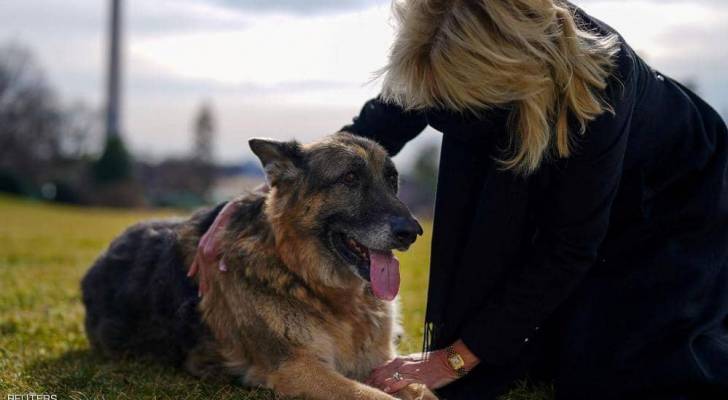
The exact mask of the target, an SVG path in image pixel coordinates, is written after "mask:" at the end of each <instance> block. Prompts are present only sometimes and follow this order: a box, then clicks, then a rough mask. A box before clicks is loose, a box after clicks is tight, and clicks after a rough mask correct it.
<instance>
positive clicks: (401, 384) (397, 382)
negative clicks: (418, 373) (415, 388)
mask: <svg viewBox="0 0 728 400" xmlns="http://www.w3.org/2000/svg"><path fill="white" fill-rule="evenodd" d="M417 382H418V381H417V380H415V379H412V378H405V377H404V376H403V377H401V378H400V379H394V378H388V379H387V380H386V381H385V382H384V387H383V388H382V390H383V391H385V392H387V393H396V392H399V391H400V390H402V389H404V388H406V387H407V386H409V385H410V384H412V383H417Z"/></svg>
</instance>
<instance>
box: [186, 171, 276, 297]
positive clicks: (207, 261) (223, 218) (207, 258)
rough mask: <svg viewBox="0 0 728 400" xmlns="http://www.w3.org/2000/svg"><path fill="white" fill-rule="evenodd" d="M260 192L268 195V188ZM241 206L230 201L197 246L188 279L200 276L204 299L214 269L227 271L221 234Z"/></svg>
mask: <svg viewBox="0 0 728 400" xmlns="http://www.w3.org/2000/svg"><path fill="white" fill-rule="evenodd" d="M255 190H256V191H258V192H262V193H267V192H268V190H269V189H268V186H267V185H262V186H260V187H258V188H256V189H255ZM238 207H239V204H238V202H237V201H235V200H232V201H229V202H228V203H227V204H225V206H224V207H223V208H222V210H220V212H219V213H218V214H217V217H215V221H214V222H213V223H212V225H210V228H208V229H207V232H205V234H204V235H202V238H200V242H199V243H198V244H197V252H196V253H195V258H194V260H192V265H191V266H190V269H189V270H188V271H187V277H189V278H192V277H194V276H195V275H196V274H198V273H199V274H200V276H199V277H198V282H199V289H198V292H197V294H198V295H199V296H200V297H202V295H204V294H205V293H206V292H207V289H208V287H209V274H210V271H212V269H213V268H217V269H218V270H220V271H223V272H224V271H227V266H226V265H225V262H224V261H223V258H222V257H221V254H220V245H219V241H220V233H221V232H222V231H223V230H224V229H225V228H226V227H227V224H228V222H230V218H231V217H232V215H233V214H235V211H236V210H237V209H238Z"/></svg>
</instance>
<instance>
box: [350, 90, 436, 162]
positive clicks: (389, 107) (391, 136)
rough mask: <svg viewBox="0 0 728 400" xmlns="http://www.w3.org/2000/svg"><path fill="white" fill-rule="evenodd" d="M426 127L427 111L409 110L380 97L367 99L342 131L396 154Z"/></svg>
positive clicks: (392, 154)
mask: <svg viewBox="0 0 728 400" xmlns="http://www.w3.org/2000/svg"><path fill="white" fill-rule="evenodd" d="M426 126H427V118H426V117H425V114H424V113H423V112H420V111H405V110H404V109H402V108H401V107H399V106H397V105H395V104H390V103H385V102H384V101H382V100H380V99H379V97H377V98H374V99H372V100H369V101H368V102H366V104H364V107H362V109H361V112H360V113H359V115H358V116H357V117H355V118H354V121H353V122H352V123H351V124H350V125H347V126H345V127H343V128H341V130H342V131H345V132H349V133H353V134H355V135H359V136H363V137H366V138H369V139H372V140H374V141H375V142H377V143H379V144H381V145H382V146H383V147H384V148H385V149H386V150H387V152H388V153H389V154H390V155H391V156H394V155H395V154H397V153H399V151H400V150H402V147H404V145H405V144H406V143H407V142H409V141H410V140H412V139H414V138H415V137H416V136H417V135H419V134H420V132H422V131H423V130H424V129H425V127H426Z"/></svg>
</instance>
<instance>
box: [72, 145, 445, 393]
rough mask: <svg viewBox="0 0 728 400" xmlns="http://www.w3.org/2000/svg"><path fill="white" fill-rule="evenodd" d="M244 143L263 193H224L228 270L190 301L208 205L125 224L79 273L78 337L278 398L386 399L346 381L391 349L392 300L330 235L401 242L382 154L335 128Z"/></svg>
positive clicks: (400, 212)
mask: <svg viewBox="0 0 728 400" xmlns="http://www.w3.org/2000/svg"><path fill="white" fill-rule="evenodd" d="M251 148H252V149H253V151H254V153H256V155H258V157H259V158H260V159H261V162H262V163H263V166H264V167H265V170H266V175H267V179H268V181H269V184H270V186H271V190H270V192H269V193H268V194H267V195H266V194H250V195H247V196H245V197H242V198H239V199H237V200H235V201H237V202H239V205H238V208H237V211H236V212H235V214H234V216H233V217H232V219H231V220H230V223H229V224H228V226H227V228H226V229H225V231H224V232H223V235H222V237H221V239H220V243H221V248H222V249H224V262H225V264H226V265H227V267H228V271H227V272H221V271H218V270H217V269H215V270H214V271H210V272H209V274H208V276H209V277H210V288H209V292H208V293H207V294H206V295H205V296H204V297H203V299H202V300H201V301H200V300H199V298H198V296H197V283H196V282H195V281H193V280H191V279H189V278H187V277H186V276H185V272H186V269H187V266H189V265H190V264H191V263H192V261H193V258H194V255H195V252H196V248H197V245H198V242H199V239H200V237H201V235H202V234H203V233H204V232H205V231H206V230H207V229H208V228H209V227H210V225H211V223H212V221H213V220H214V219H215V217H216V216H217V214H218V213H219V212H220V209H221V206H218V207H217V208H214V209H211V210H206V211H202V212H198V213H197V214H195V215H193V216H192V217H191V218H190V219H187V220H183V221H161V222H145V223H140V224H138V225H136V226H133V227H131V228H129V229H128V230H127V231H126V232H124V233H123V234H122V235H121V236H120V237H119V238H117V239H116V240H115V241H114V242H113V243H112V244H111V246H110V247H109V249H108V250H107V252H106V253H105V254H103V255H102V256H101V257H100V258H99V259H98V260H97V261H96V263H95V264H94V266H93V267H92V268H91V270H90V271H89V272H88V274H87V275H86V277H85V278H84V279H83V282H82V289H83V302H84V304H85V306H86V332H87V335H88V338H89V341H90V342H91V344H92V346H93V347H94V348H96V349H98V350H100V351H102V352H103V353H105V354H108V355H112V356H118V355H121V354H141V355H147V356H151V357H153V358H164V359H167V360H170V361H172V362H175V363H179V364H183V365H184V366H185V367H186V369H187V370H188V371H190V372H191V373H193V374H195V375H198V376H209V375H220V374H222V373H228V374H233V375H237V376H240V377H242V379H243V382H244V383H246V384H248V385H251V386H265V387H269V388H272V389H274V390H275V391H276V392H278V393H280V394H283V395H295V396H298V395H302V396H304V397H308V398H315V399H392V398H393V397H392V396H390V395H388V394H385V393H384V392H381V391H379V390H377V389H374V388H371V387H368V386H366V385H364V384H362V383H360V381H361V380H363V379H364V378H366V377H367V376H368V375H369V373H370V372H371V370H372V369H373V368H374V367H377V366H379V365H381V364H382V363H384V362H385V361H387V360H389V359H391V358H392V357H394V355H395V344H394V342H395V338H396V336H397V333H398V328H397V321H396V320H395V319H396V318H395V316H394V305H393V303H392V302H386V301H383V300H380V299H378V298H376V297H375V296H374V295H373V294H372V292H371V288H370V285H369V283H368V279H369V275H368V271H366V270H363V269H362V266H361V265H353V264H356V263H351V262H346V257H344V256H342V254H343V253H341V252H340V250H337V247H336V244H335V239H334V238H335V237H336V236H334V234H335V233H336V234H338V233H341V234H345V235H346V237H349V238H354V239H355V240H356V241H358V242H359V243H360V244H363V245H365V246H367V247H369V248H373V249H380V250H389V249H393V248H398V249H400V250H404V249H406V248H407V247H408V246H409V244H411V242H412V241H414V238H413V237H408V238H406V239H405V240H403V239H402V237H401V236H400V237H399V238H398V237H396V235H394V234H393V233H392V228H391V224H390V223H389V222H388V221H390V220H391V218H399V219H400V220H402V219H407V221H408V222H409V223H414V224H416V221H415V220H414V219H413V218H412V216H411V215H410V212H409V211H408V210H407V208H406V207H405V206H404V204H402V203H401V201H399V199H398V198H397V197H396V192H397V177H396V170H395V168H394V165H393V164H392V161H391V160H390V159H389V157H388V156H387V154H386V152H385V150H384V149H383V148H381V147H380V146H379V145H377V144H375V143H374V142H372V141H369V140H366V139H362V138H359V137H356V136H353V135H349V134H346V133H338V134H335V135H332V136H330V137H327V138H325V139H324V140H322V141H319V142H316V143H313V144H310V145H306V146H302V145H299V144H298V143H296V142H286V143H281V142H273V141H267V140H260V139H254V140H251ZM352 174H353V175H354V179H353V180H352V179H351V175H352ZM417 227H418V229H419V231H420V232H419V233H421V228H419V225H417ZM342 237H343V236H342ZM344 253H345V252H344ZM367 266H368V264H367ZM423 395H425V396H432V395H431V394H430V393H429V392H427V391H426V389H424V388H423V387H422V386H421V385H420V386H419V387H416V385H410V387H408V388H407V389H406V390H404V391H402V392H400V393H399V394H398V396H399V397H402V398H415V397H421V396H423Z"/></svg>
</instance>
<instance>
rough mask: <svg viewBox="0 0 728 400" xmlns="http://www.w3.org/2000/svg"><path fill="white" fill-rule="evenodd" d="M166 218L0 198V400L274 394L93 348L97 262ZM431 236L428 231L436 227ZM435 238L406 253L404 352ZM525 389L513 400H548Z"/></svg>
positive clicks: (418, 333) (418, 322)
mask: <svg viewBox="0 0 728 400" xmlns="http://www.w3.org/2000/svg"><path fill="white" fill-rule="evenodd" d="M167 215H170V214H169V213H162V212H147V211H122V210H110V209H100V208H76V207H68V206H58V205H49V204H42V203H37V202H30V201H25V200H18V199H14V198H11V197H5V196H0V396H1V397H0V398H2V399H5V398H7V396H8V395H9V394H29V393H36V394H49V395H50V394H55V395H57V397H58V399H97V398H98V399H112V398H113V399H138V398H152V399H168V398H169V399H172V398H173V399H207V398H216V399H245V400H265V399H273V398H275V396H274V395H273V394H272V393H271V392H269V391H266V390H250V389H245V388H242V387H240V386H237V385H235V384H234V383H233V382H230V381H228V380H221V381H215V382H209V381H201V380H198V379H195V378H192V377H190V376H189V375H187V374H186V373H184V372H182V371H179V370H176V369H173V368H169V367H165V366H162V365H158V364H155V363H152V362H148V361H140V360H133V359H130V360H123V361H112V360H108V359H104V358H102V357H99V356H98V355H96V354H95V353H93V352H91V351H90V350H89V346H88V342H87V341H86V337H85V334H84V330H83V315H84V310H83V306H82V304H81V298H80V292H79V282H80V280H81V277H82V276H83V274H84V273H85V271H86V270H87V269H88V267H89V266H90V265H91V263H92V262H93V260H94V259H95V258H96V256H97V255H98V254H99V253H100V252H101V251H102V250H103V249H104V248H106V246H107V245H108V243H109V242H110V240H111V239H112V238H113V237H115V236H116V235H117V234H119V233H120V232H121V231H122V230H123V229H124V228H125V227H127V226H128V225H130V224H132V223H134V222H137V221H140V220H143V219H148V218H158V217H161V216H167ZM428 231H429V229H428ZM429 244H430V237H429V236H425V237H424V238H422V239H421V240H419V241H418V242H417V243H416V244H415V246H414V247H413V249H412V250H411V251H409V252H407V253H404V254H400V255H399V258H400V260H401V264H402V289H401V299H402V318H403V323H404V326H405V329H406V332H407V334H408V335H407V337H406V338H405V340H404V342H403V344H402V346H401V349H400V350H401V352H403V353H407V352H413V351H418V350H420V344H421V340H422V325H423V320H424V302H425V293H426V288H427V275H428V274H427V273H428V270H427V268H428V265H429ZM544 393H546V391H543V390H540V391H536V392H533V391H532V390H531V389H530V388H529V387H526V386H524V387H520V386H519V387H517V388H515V389H514V390H513V391H512V392H511V393H510V394H509V395H508V396H507V397H506V398H507V399H508V400H541V399H544V400H546V399H548V396H545V397H544V396H542V395H543V394H544Z"/></svg>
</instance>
